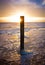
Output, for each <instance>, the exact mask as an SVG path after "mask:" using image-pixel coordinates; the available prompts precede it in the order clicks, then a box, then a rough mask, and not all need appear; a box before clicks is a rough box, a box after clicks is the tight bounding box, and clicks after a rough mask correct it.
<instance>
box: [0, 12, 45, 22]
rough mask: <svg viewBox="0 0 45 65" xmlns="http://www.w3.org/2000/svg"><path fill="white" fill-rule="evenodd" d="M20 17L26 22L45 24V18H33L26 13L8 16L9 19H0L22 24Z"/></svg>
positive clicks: (0, 18)
mask: <svg viewBox="0 0 45 65" xmlns="http://www.w3.org/2000/svg"><path fill="white" fill-rule="evenodd" d="M20 16H24V21H25V22H38V21H39V22H40V21H41V22H43V21H45V17H32V16H29V15H27V14H26V13H24V12H18V13H16V14H15V15H11V16H7V17H0V20H2V21H5V22H20Z"/></svg>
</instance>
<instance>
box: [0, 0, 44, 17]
mask: <svg viewBox="0 0 45 65" xmlns="http://www.w3.org/2000/svg"><path fill="white" fill-rule="evenodd" d="M18 11H24V12H25V13H26V14H27V15H28V16H30V17H31V16H32V17H43V18H45V0H0V18H1V17H7V16H11V15H14V14H16V13H17V12H18Z"/></svg>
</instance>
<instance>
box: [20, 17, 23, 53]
mask: <svg viewBox="0 0 45 65" xmlns="http://www.w3.org/2000/svg"><path fill="white" fill-rule="evenodd" d="M20 19H21V21H20V52H21V51H24V16H20Z"/></svg>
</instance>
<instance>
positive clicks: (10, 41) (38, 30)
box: [0, 23, 45, 65]
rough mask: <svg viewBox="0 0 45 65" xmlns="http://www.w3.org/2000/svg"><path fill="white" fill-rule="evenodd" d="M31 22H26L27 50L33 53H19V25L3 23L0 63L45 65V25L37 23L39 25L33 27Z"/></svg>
mask: <svg viewBox="0 0 45 65" xmlns="http://www.w3.org/2000/svg"><path fill="white" fill-rule="evenodd" d="M29 24H30V23H29ZM29 24H26V28H25V36H24V40H25V41H24V42H25V51H27V53H28V52H29V53H31V52H32V53H33V54H26V55H21V54H19V53H18V51H19V50H20V29H19V28H18V27H19V25H17V24H16V26H15V24H14V23H13V24H4V23H2V24H1V28H0V65H45V27H39V26H38V24H39V23H38V24H37V23H35V25H36V26H38V27H34V26H33V27H34V28H31V27H30V25H29ZM40 25H41V24H40Z"/></svg>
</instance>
